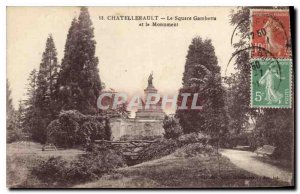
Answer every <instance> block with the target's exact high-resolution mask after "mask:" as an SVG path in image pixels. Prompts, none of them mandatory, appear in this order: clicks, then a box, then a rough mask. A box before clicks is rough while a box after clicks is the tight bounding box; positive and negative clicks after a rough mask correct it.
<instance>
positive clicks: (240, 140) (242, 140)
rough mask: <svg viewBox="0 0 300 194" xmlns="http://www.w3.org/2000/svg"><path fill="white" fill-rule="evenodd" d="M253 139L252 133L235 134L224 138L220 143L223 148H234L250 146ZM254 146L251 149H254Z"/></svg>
mask: <svg viewBox="0 0 300 194" xmlns="http://www.w3.org/2000/svg"><path fill="white" fill-rule="evenodd" d="M251 139H253V134H252V133H245V132H243V133H239V134H236V133H233V134H228V135H226V136H225V137H223V138H222V140H221V141H220V144H221V146H222V147H225V148H234V147H236V146H238V145H240V146H248V145H250V141H251ZM252 146H253V145H252ZM252 146H251V148H252V149H254V148H253V147H252Z"/></svg>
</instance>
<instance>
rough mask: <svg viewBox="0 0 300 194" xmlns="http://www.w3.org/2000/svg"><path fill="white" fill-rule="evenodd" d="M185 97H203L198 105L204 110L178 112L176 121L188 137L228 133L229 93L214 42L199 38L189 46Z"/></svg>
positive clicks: (182, 90)
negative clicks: (192, 133) (195, 134)
mask: <svg viewBox="0 0 300 194" xmlns="http://www.w3.org/2000/svg"><path fill="white" fill-rule="evenodd" d="M182 80H183V86H182V88H181V89H180V90H179V98H178V99H179V100H178V104H179V105H180V104H181V103H180V98H181V97H180V96H181V94H182V93H191V94H192V95H193V94H196V93H197V94H199V98H198V101H200V102H199V103H198V104H197V105H198V106H199V105H201V106H202V110H193V109H188V110H182V109H177V111H176V117H177V118H178V119H179V123H180V125H181V127H182V129H183V132H184V133H186V134H187V133H191V132H200V131H202V132H206V133H209V134H215V135H219V133H225V132H226V130H227V120H228V119H227V116H226V112H225V109H224V106H225V102H224V98H225V90H224V88H223V86H222V84H221V74H220V66H218V61H217V57H216V55H215V49H214V47H213V45H212V43H211V40H209V39H206V40H202V38H200V37H195V38H194V39H193V40H192V43H191V45H190V46H189V50H188V54H187V57H186V64H185V71H184V73H183V79H182Z"/></svg>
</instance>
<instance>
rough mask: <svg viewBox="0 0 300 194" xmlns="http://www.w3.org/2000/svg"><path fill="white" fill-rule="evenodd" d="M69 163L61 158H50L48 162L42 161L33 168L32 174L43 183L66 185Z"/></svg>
mask: <svg viewBox="0 0 300 194" xmlns="http://www.w3.org/2000/svg"><path fill="white" fill-rule="evenodd" d="M66 171H67V162H66V161H65V160H63V159H62V158H61V157H60V156H59V157H50V158H49V159H48V160H43V159H40V160H39V161H38V162H37V164H36V165H35V166H33V167H32V168H31V174H32V175H33V176H36V177H37V178H38V179H39V180H40V181H41V182H44V183H47V184H51V185H53V186H56V185H58V184H64V183H66V179H65V176H66Z"/></svg>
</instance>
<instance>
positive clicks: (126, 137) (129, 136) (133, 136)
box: [120, 135, 162, 141]
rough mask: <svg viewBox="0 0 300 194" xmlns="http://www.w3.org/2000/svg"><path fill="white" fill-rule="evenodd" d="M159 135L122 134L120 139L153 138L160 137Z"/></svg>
mask: <svg viewBox="0 0 300 194" xmlns="http://www.w3.org/2000/svg"><path fill="white" fill-rule="evenodd" d="M161 137H162V136H161V135H151V136H148V135H147V136H143V135H123V136H121V137H120V141H127V140H155V139H158V138H161Z"/></svg>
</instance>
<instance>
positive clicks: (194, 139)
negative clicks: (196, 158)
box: [178, 133, 211, 145]
mask: <svg viewBox="0 0 300 194" xmlns="http://www.w3.org/2000/svg"><path fill="white" fill-rule="evenodd" d="M210 139H211V138H210V136H209V135H205V134H204V133H189V134H183V135H181V136H180V137H179V138H178V141H179V143H180V144H181V145H186V144H190V143H203V144H207V143H208V142H209V140H210Z"/></svg>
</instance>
